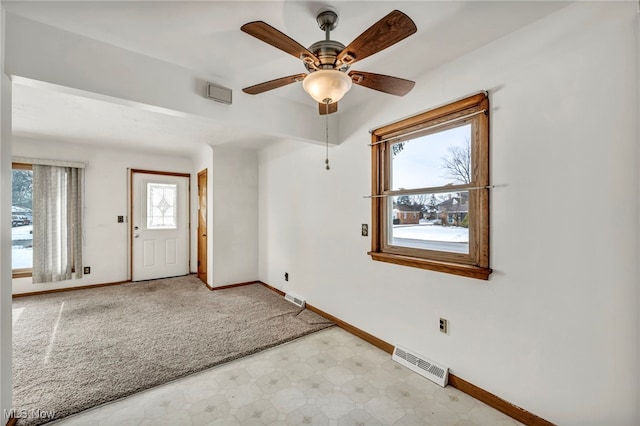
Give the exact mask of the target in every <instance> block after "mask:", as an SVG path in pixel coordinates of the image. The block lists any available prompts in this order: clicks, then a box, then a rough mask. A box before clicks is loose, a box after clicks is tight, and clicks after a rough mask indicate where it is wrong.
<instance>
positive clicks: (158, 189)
mask: <svg viewBox="0 0 640 426" xmlns="http://www.w3.org/2000/svg"><path fill="white" fill-rule="evenodd" d="M177 199H178V185H177V184H171V183H147V229H176V228H177V227H178V226H177V223H178V221H177V211H176V204H177Z"/></svg>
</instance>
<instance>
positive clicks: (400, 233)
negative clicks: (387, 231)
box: [393, 225, 469, 243]
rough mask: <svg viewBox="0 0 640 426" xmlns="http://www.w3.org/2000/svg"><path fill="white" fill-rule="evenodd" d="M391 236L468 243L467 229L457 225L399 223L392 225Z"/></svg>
mask: <svg viewBox="0 0 640 426" xmlns="http://www.w3.org/2000/svg"><path fill="white" fill-rule="evenodd" d="M393 238H407V239H411V240H423V241H443V242H448V243H468V242H469V229H468V228H462V227H458V226H440V225H409V226H407V225H400V226H394V227H393Z"/></svg>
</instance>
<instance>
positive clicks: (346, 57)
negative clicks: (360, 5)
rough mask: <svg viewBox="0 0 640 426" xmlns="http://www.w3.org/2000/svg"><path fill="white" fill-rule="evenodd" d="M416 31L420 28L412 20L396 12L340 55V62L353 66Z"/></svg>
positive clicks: (365, 33) (359, 37) (383, 19)
mask: <svg viewBox="0 0 640 426" xmlns="http://www.w3.org/2000/svg"><path fill="white" fill-rule="evenodd" d="M416 31H418V28H417V27H416V24H415V23H414V22H413V20H411V18H409V17H408V16H407V15H405V14H404V13H402V12H400V11H399V10H394V11H393V12H391V13H389V14H388V15H387V16H385V17H384V18H382V19H381V20H379V21H378V22H376V23H375V24H373V25H372V26H370V27H369V29H367V30H366V31H365V32H363V33H362V34H360V35H359V36H358V37H356V39H355V40H353V41H352V42H351V44H349V45H348V46H347V47H345V48H344V49H343V50H342V52H340V53H339V54H338V60H339V61H342V62H343V63H345V64H352V63H354V62H356V61H360V60H362V59H364V58H366V57H367V56H371V55H373V54H374V53H378V52H380V51H381V50H384V49H386V48H387V47H389V46H392V45H394V44H396V43H397V42H399V41H400V40H403V39H405V38H407V37H409V36H410V35H411V34H413V33H415V32H416Z"/></svg>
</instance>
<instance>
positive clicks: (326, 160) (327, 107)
mask: <svg viewBox="0 0 640 426" xmlns="http://www.w3.org/2000/svg"><path fill="white" fill-rule="evenodd" d="M324 105H325V108H326V109H325V113H326V114H325V115H324V116H325V118H326V120H325V123H326V125H325V141H326V146H327V158H326V159H325V160H324V163H325V164H326V165H327V166H326V169H327V170H329V169H330V167H329V100H328V99H327V100H326V101H325V104H324Z"/></svg>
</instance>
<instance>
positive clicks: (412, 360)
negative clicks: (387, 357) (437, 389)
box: [391, 346, 449, 387]
mask: <svg viewBox="0 0 640 426" xmlns="http://www.w3.org/2000/svg"><path fill="white" fill-rule="evenodd" d="M391 359H393V360H394V361H396V362H397V363H399V364H402V365H404V366H405V367H407V368H408V369H410V370H412V371H414V372H416V373H418V374H420V375H421V376H424V377H426V378H427V379H429V380H431V381H432V382H434V383H436V384H438V385H440V386H442V387H444V386H446V385H447V381H448V379H449V369H448V368H447V367H443V366H441V365H438V364H436V363H435V362H433V361H431V360H428V359H427V358H425V357H423V356H421V355H417V354H413V353H411V352H409V351H408V350H406V349H403V348H401V347H399V346H396V347H395V350H394V351H393V356H392V357H391Z"/></svg>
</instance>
